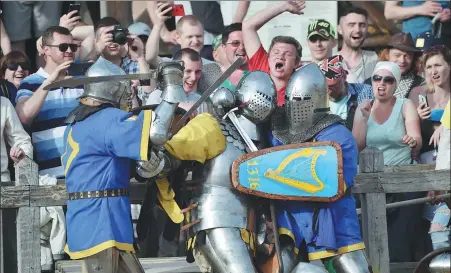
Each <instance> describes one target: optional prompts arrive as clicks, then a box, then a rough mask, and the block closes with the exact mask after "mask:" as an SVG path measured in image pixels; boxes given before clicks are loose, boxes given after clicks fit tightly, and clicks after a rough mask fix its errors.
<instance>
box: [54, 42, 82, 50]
mask: <svg viewBox="0 0 451 273" xmlns="http://www.w3.org/2000/svg"><path fill="white" fill-rule="evenodd" d="M47 46H49V47H57V48H58V49H59V50H60V51H61V52H66V51H67V49H68V48H70V51H72V52H77V50H78V45H77V44H67V43H64V44H59V45H47Z"/></svg>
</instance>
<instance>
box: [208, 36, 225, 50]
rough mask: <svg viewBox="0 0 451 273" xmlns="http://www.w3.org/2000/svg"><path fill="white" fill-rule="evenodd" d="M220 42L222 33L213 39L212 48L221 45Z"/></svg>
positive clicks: (214, 48)
mask: <svg viewBox="0 0 451 273" xmlns="http://www.w3.org/2000/svg"><path fill="white" fill-rule="evenodd" d="M221 43H222V35H221V34H219V35H217V36H216V37H215V38H214V39H213V42H212V43H211V46H212V48H213V50H216V49H218V47H219V46H220V45H221Z"/></svg>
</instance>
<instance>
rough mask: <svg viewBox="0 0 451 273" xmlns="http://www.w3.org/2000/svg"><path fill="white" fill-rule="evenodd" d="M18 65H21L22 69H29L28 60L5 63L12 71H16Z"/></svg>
mask: <svg viewBox="0 0 451 273" xmlns="http://www.w3.org/2000/svg"><path fill="white" fill-rule="evenodd" d="M19 66H20V67H22V69H23V70H30V64H29V63H28V62H11V63H9V64H7V65H6V67H7V68H8V69H9V70H12V71H16V70H17V69H18V68H19Z"/></svg>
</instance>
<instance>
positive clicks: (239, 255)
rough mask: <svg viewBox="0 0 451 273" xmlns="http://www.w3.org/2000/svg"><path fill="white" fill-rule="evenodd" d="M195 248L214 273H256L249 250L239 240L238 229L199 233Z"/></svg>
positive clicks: (220, 229) (216, 229)
mask: <svg viewBox="0 0 451 273" xmlns="http://www.w3.org/2000/svg"><path fill="white" fill-rule="evenodd" d="M195 248H196V251H198V252H200V253H201V254H202V255H203V256H204V258H205V259H206V261H207V262H208V263H209V265H210V267H211V269H212V271H213V272H214V273H244V272H246V273H252V272H255V273H256V272H257V270H256V268H255V267H254V263H253V260H252V257H251V250H250V249H249V247H248V246H247V245H246V243H245V242H244V241H243V240H242V239H241V233H240V230H239V229H238V228H215V229H211V230H207V231H203V232H200V233H199V234H198V235H197V240H196V246H195Z"/></svg>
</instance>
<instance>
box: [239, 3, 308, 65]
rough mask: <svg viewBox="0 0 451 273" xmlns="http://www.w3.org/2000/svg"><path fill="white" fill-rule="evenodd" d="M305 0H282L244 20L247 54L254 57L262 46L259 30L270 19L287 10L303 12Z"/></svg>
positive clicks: (295, 12) (297, 12) (294, 12)
mask: <svg viewBox="0 0 451 273" xmlns="http://www.w3.org/2000/svg"><path fill="white" fill-rule="evenodd" d="M304 8H305V1H282V2H280V3H278V4H277V5H274V6H271V7H268V8H266V9H264V10H262V11H260V12H258V13H256V14H254V16H252V17H251V18H249V19H247V20H246V21H244V22H243V42H244V47H245V48H246V53H247V56H249V57H252V56H254V54H255V53H256V52H257V50H258V49H259V48H260V46H261V44H262V43H261V41H260V37H259V36H258V33H257V31H258V30H259V29H260V28H261V27H262V26H263V25H264V24H266V23H267V22H269V20H271V19H273V18H274V17H276V16H277V15H279V14H282V13H283V12H285V11H288V12H291V13H293V14H303V12H302V10H303V9H304Z"/></svg>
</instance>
